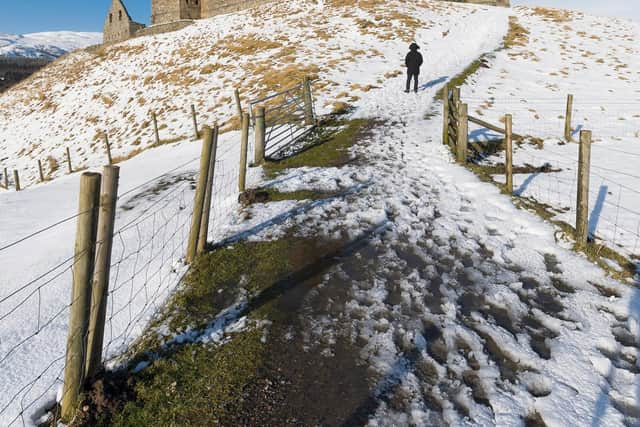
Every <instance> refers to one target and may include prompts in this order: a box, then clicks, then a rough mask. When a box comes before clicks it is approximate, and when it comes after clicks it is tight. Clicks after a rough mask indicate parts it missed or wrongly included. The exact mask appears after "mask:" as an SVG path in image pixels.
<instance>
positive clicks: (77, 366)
mask: <svg viewBox="0 0 640 427" xmlns="http://www.w3.org/2000/svg"><path fill="white" fill-rule="evenodd" d="M99 203H100V174H98V173H83V174H82V177H81V178H80V201H79V207H78V212H79V214H78V225H77V231H76V243H75V255H74V260H73V288H72V291H71V292H72V297H71V304H70V309H69V311H70V320H69V333H68V337H67V354H66V363H65V369H64V387H63V393H62V403H61V406H62V414H61V415H62V419H63V421H65V422H69V421H71V420H72V419H73V417H74V415H75V412H76V408H77V405H78V403H79V402H78V397H79V394H80V390H81V388H82V386H83V383H84V366H85V360H86V351H85V350H86V344H87V341H86V340H87V331H88V329H89V311H90V304H91V279H92V277H93V270H94V265H95V258H94V257H95V245H96V232H97V228H98V227H97V226H98V206H99Z"/></svg>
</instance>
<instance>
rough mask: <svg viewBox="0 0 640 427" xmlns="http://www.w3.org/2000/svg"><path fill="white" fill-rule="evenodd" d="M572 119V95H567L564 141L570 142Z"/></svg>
mask: <svg viewBox="0 0 640 427" xmlns="http://www.w3.org/2000/svg"><path fill="white" fill-rule="evenodd" d="M572 117H573V95H567V113H566V115H565V117H564V139H565V141H567V142H570V141H571V121H572Z"/></svg>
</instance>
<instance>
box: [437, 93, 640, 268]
mask: <svg viewBox="0 0 640 427" xmlns="http://www.w3.org/2000/svg"><path fill="white" fill-rule="evenodd" d="M461 98H462V100H461V101H460V102H465V103H468V111H469V116H471V115H472V114H473V115H474V116H475V117H476V118H479V119H481V121H487V122H489V123H491V124H492V125H494V126H492V127H495V128H496V129H488V128H487V127H485V126H480V125H472V126H470V129H469V141H470V143H472V142H493V143H494V149H493V150H492V152H491V153H487V152H483V153H481V154H480V155H479V156H477V157H476V158H475V160H476V161H479V162H480V163H481V164H487V165H497V164H504V161H505V158H504V147H499V148H498V144H501V142H502V140H503V139H504V131H497V130H499V128H500V127H503V128H504V123H505V114H511V115H512V117H513V128H514V133H516V132H517V133H518V134H520V135H524V138H523V139H522V140H520V141H518V142H520V144H518V145H517V146H516V147H515V148H514V152H513V167H514V176H513V180H514V193H513V194H514V195H515V196H519V197H527V198H530V199H531V200H534V201H535V202H537V203H540V204H542V205H544V207H545V208H546V209H548V210H549V211H551V212H552V213H553V214H554V217H555V218H556V219H559V220H561V221H563V222H566V223H568V224H570V225H571V226H575V225H576V216H577V212H576V199H577V191H578V190H577V189H578V169H579V159H578V157H579V156H578V149H579V145H580V144H579V135H580V132H581V131H585V130H591V131H593V141H592V142H593V144H591V147H592V149H591V152H592V154H591V162H590V171H589V188H588V194H589V202H590V203H589V218H588V233H589V237H590V238H591V239H593V240H595V241H597V242H601V243H603V244H606V245H607V246H609V247H611V248H613V249H614V250H615V251H617V252H618V253H621V254H623V255H624V256H626V257H628V258H629V259H631V260H634V261H636V262H637V261H638V260H639V259H640V198H639V197H638V195H639V193H640V190H639V189H640V174H639V173H638V172H637V167H636V165H635V164H636V163H637V162H636V159H638V158H640V99H635V98H632V97H630V98H629V99H620V98H612V99H581V98H580V97H577V98H576V99H572V105H571V104H569V105H567V104H565V98H563V97H560V96H559V97H557V98H540V99H526V100H524V99H522V100H518V99H514V98H503V99H500V98H495V97H491V96H489V97H486V98H482V97H478V96H471V97H466V96H464V97H461ZM449 102H450V103H452V102H454V100H453V94H452V93H451V94H449ZM450 107H451V108H452V109H453V113H452V114H450V115H449V117H450V120H451V121H452V122H453V124H452V125H451V127H450V132H449V135H450V138H451V135H452V134H454V135H455V129H456V123H455V122H456V120H457V116H456V115H455V113H456V112H457V109H456V106H451V105H450ZM469 120H470V121H471V119H469ZM474 120H475V119H474ZM475 121H477V120H475ZM565 130H566V135H565ZM476 146H477V145H476ZM484 147H486V145H485V146H484ZM476 154H477V153H476ZM494 180H495V181H497V182H500V183H503V182H504V181H505V178H504V177H503V176H501V175H495V176H494Z"/></svg>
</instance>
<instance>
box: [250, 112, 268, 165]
mask: <svg viewBox="0 0 640 427" xmlns="http://www.w3.org/2000/svg"><path fill="white" fill-rule="evenodd" d="M265 114H266V113H265V108H264V107H262V106H261V107H257V108H256V112H255V119H256V127H255V132H256V134H255V152H254V158H253V163H254V164H256V165H259V164H261V163H262V162H264V149H265V146H264V144H265V137H266V122H265Z"/></svg>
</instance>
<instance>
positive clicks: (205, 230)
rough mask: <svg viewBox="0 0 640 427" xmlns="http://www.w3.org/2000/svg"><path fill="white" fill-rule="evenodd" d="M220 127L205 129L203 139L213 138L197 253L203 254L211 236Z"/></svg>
mask: <svg viewBox="0 0 640 427" xmlns="http://www.w3.org/2000/svg"><path fill="white" fill-rule="evenodd" d="M218 130H219V129H218V125H217V124H216V125H215V126H214V127H213V130H212V129H211V128H209V127H205V128H204V129H203V131H202V132H203V136H202V137H203V138H211V139H212V140H213V141H212V146H211V159H210V160H209V172H208V174H207V188H206V191H205V193H204V204H203V206H202V220H201V221H200V235H199V237H198V247H197V250H196V252H197V253H198V254H201V253H203V252H204V250H205V249H206V247H207V237H208V236H209V217H210V216H211V198H212V193H213V177H214V176H215V173H216V154H217V151H218Z"/></svg>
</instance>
